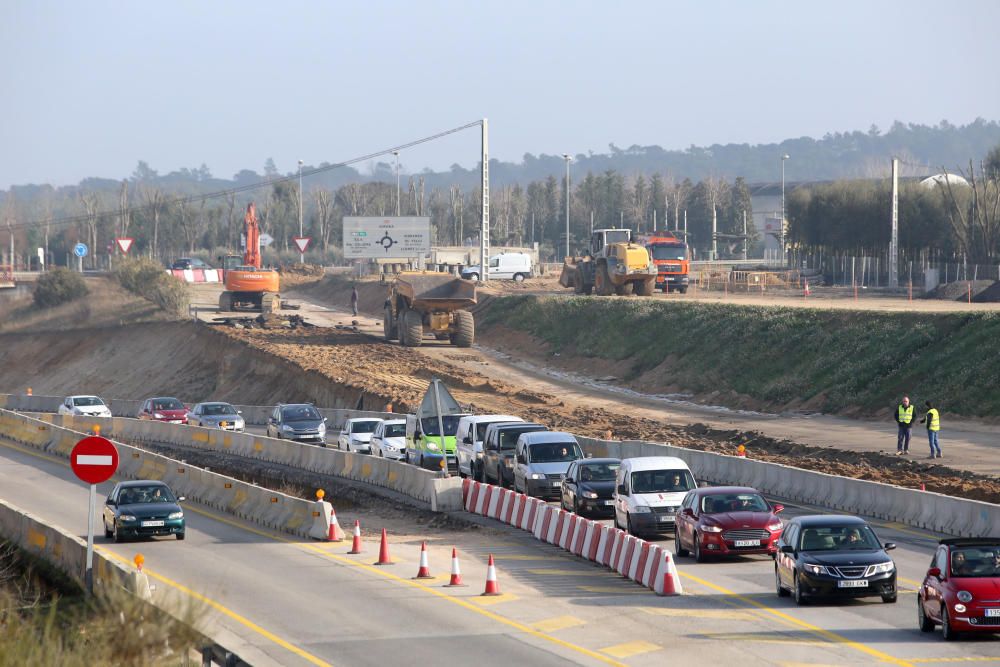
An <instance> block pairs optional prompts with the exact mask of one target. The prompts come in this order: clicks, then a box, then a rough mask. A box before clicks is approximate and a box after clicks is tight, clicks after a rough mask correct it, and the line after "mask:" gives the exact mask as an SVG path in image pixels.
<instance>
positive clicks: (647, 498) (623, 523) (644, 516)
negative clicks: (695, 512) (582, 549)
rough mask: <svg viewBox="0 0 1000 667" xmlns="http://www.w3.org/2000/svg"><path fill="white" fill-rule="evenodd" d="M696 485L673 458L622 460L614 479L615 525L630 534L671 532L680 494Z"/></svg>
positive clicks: (682, 498) (681, 495)
mask: <svg viewBox="0 0 1000 667" xmlns="http://www.w3.org/2000/svg"><path fill="white" fill-rule="evenodd" d="M697 487H698V484H697V482H695V480H694V475H692V474H691V470H690V469H689V468H688V467H687V464H686V463H684V461H682V460H681V459H679V458H677V457H674V456H640V457H637V458H634V459H624V460H623V461H622V463H621V466H620V467H619V468H618V475H617V477H616V478H615V493H614V505H615V526H617V527H619V528H623V529H625V530H626V531H628V532H629V533H631V534H633V535H640V534H649V533H665V532H673V530H674V521H675V520H676V517H677V512H678V511H679V508H680V504H681V501H682V500H684V495H685V494H686V493H687V492H688V491H690V490H691V489H695V488H697Z"/></svg>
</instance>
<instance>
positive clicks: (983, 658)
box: [910, 655, 1000, 664]
mask: <svg viewBox="0 0 1000 667" xmlns="http://www.w3.org/2000/svg"><path fill="white" fill-rule="evenodd" d="M910 662H918V663H920V664H927V663H935V662H1000V657H993V656H987V655H970V656H963V657H961V658H914V659H913V660H910Z"/></svg>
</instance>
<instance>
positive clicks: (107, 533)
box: [101, 519, 114, 539]
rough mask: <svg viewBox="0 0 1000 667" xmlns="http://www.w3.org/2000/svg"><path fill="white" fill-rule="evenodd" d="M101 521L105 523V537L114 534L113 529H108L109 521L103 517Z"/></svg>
mask: <svg viewBox="0 0 1000 667" xmlns="http://www.w3.org/2000/svg"><path fill="white" fill-rule="evenodd" d="M101 523H103V524H104V537H105V538H106V539H107V538H110V537H111V536H112V535H114V532H113V531H111V530H108V522H107V521H105V520H104V519H101Z"/></svg>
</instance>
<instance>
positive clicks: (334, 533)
mask: <svg viewBox="0 0 1000 667" xmlns="http://www.w3.org/2000/svg"><path fill="white" fill-rule="evenodd" d="M326 539H327V541H328V542H343V541H344V529H343V528H341V527H340V524H339V523H338V522H337V513H336V512H335V511H334V510H333V508H332V507H331V508H330V534H329V535H328V536H327V538H326Z"/></svg>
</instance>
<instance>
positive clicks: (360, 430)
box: [337, 417, 382, 454]
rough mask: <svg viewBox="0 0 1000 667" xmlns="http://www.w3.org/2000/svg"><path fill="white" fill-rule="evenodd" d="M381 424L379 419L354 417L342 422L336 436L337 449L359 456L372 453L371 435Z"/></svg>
mask: <svg viewBox="0 0 1000 667" xmlns="http://www.w3.org/2000/svg"><path fill="white" fill-rule="evenodd" d="M381 423H382V420H381V419H373V418H371V417H355V418H354V419H348V420H347V421H345V422H344V426H343V428H341V429H340V435H339V436H337V449H343V450H344V451H347V452H359V453H361V454H371V453H372V433H374V432H375V428H376V427H377V426H378V425H379V424H381Z"/></svg>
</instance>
